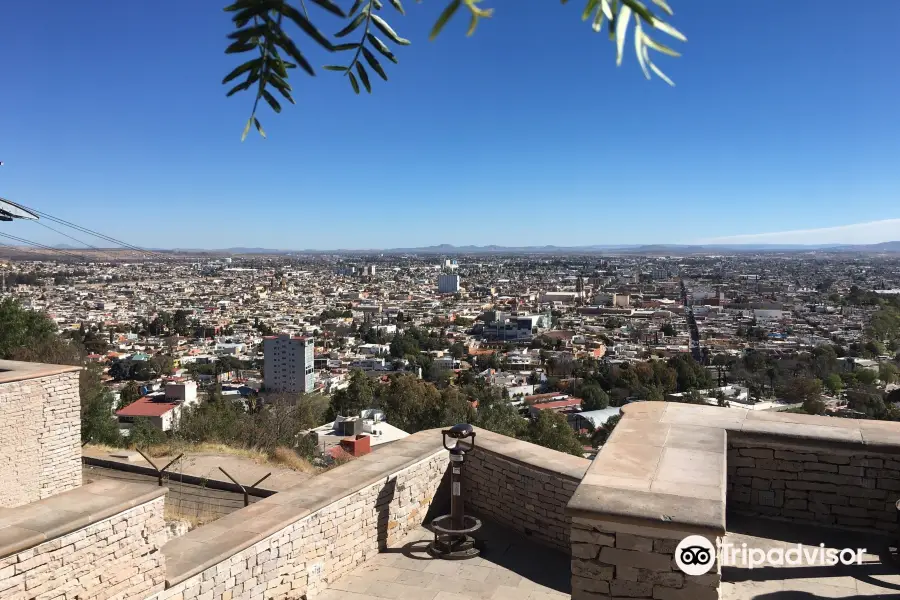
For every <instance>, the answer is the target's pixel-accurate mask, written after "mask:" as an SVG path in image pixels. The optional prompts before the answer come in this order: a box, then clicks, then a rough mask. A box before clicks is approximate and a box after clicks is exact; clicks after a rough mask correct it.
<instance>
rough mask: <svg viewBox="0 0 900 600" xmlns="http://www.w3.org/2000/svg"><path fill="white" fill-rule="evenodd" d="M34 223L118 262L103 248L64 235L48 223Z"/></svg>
mask: <svg viewBox="0 0 900 600" xmlns="http://www.w3.org/2000/svg"><path fill="white" fill-rule="evenodd" d="M32 223H37V224H38V225H40V226H41V227H46V228H47V229H49V230H50V231H53V232H56V233H58V234H59V235H61V236H64V237H67V238H69V239H70V240H72V241H73V242H78V243H79V244H83V245H85V246H87V247H88V248H90V249H91V250H96V251H97V252H99V253H100V254H103V255H104V256H106V257H108V258H110V259H113V260H116V259H115V257H113V256H112V255H110V254H107V253H106V252H104V251H103V249H102V248H98V247H97V246H92V245H90V244H88V243H87V242H83V241H81V240H79V239H78V238H76V237H72V236H71V235H69V234H67V233H64V232H62V231H60V230H59V229H54V228H53V227H50V226H49V225H47V224H46V223H42V222H41V221H32Z"/></svg>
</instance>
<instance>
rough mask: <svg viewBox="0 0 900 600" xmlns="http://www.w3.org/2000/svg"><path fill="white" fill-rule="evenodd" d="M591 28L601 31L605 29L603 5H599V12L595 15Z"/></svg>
mask: <svg viewBox="0 0 900 600" xmlns="http://www.w3.org/2000/svg"><path fill="white" fill-rule="evenodd" d="M591 29H593V30H594V31H596V32H598V33H599V32H600V30H601V29H603V7H601V6H598V7H597V13H596V14H595V15H594V22H593V23H591Z"/></svg>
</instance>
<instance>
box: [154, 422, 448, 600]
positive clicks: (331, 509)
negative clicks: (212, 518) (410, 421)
mask: <svg viewBox="0 0 900 600" xmlns="http://www.w3.org/2000/svg"><path fill="white" fill-rule="evenodd" d="M429 433H430V434H431V436H432V437H433V436H434V433H433V432H429ZM395 444H402V442H395V443H394V444H392V445H391V446H395ZM432 447H433V446H432ZM397 448H400V449H402V446H395V447H394V448H390V447H388V448H384V449H381V450H379V452H384V453H385V456H387V454H388V452H389V451H392V450H394V451H395V450H396V449H397ZM376 454H377V453H376ZM429 454H430V455H429V456H428V457H427V458H425V459H424V460H421V461H419V462H417V463H415V464H413V465H411V466H409V467H406V468H403V469H401V470H399V471H398V472H395V473H393V474H390V475H389V476H387V477H384V478H381V479H380V480H379V481H378V482H377V483H374V484H371V485H368V486H366V487H364V488H362V489H360V490H358V491H355V492H353V493H352V494H350V495H348V496H345V497H342V498H340V499H337V500H336V501H334V502H331V503H329V504H327V505H326V506H323V507H322V508H319V509H318V510H315V511H314V512H312V513H309V511H306V514H305V515H304V516H302V518H298V519H297V520H296V521H294V522H293V523H290V524H289V525H287V526H285V527H282V528H280V529H278V530H277V531H275V532H274V533H272V534H270V535H267V536H266V537H264V538H263V539H261V540H259V541H257V542H255V543H253V544H252V545H250V546H249V547H246V548H243V549H240V550H238V551H236V552H234V553H233V554H231V555H230V556H224V557H222V559H221V560H219V561H217V562H215V563H214V564H211V565H209V566H206V567H205V568H203V570H202V571H200V572H198V573H196V574H192V575H190V576H189V577H187V578H186V579H184V580H183V581H180V582H175V583H174V585H170V587H169V588H168V589H166V590H165V591H162V592H159V593H157V594H154V595H152V596H150V599H152V600H165V599H167V598H177V599H178V600H192V599H195V598H202V599H203V600H226V599H231V600H237V599H246V600H261V599H263V598H265V599H267V600H268V599H269V598H273V599H278V598H300V597H303V596H304V595H307V596H308V597H312V596H314V595H315V594H316V593H317V592H318V591H320V590H321V589H323V588H324V587H325V586H327V584H328V583H330V582H333V581H335V580H336V579H338V578H340V577H341V575H343V574H345V573H347V572H349V571H351V570H353V569H354V568H355V567H356V566H358V565H359V564H361V563H362V562H364V561H365V560H366V559H368V558H371V557H372V556H374V555H375V554H377V553H378V552H379V550H381V549H384V548H385V547H387V546H389V545H391V544H395V543H397V542H399V541H400V540H402V539H403V538H404V537H405V536H406V534H407V533H408V532H409V531H411V530H412V529H413V528H415V527H417V526H419V525H420V524H421V523H422V522H423V521H424V519H425V515H426V512H427V511H428V509H429V507H430V505H431V502H432V499H433V498H434V495H435V492H436V491H437V488H438V486H439V485H440V483H441V481H442V479H443V477H444V472H445V470H446V466H447V453H446V452H445V451H443V450H442V451H440V452H437V453H435V452H434V450H431V452H430V453H429ZM368 456H369V457H372V459H373V460H371V461H369V463H371V465H372V466H373V467H374V466H377V465H378V463H377V462H376V461H375V460H374V459H375V458H377V457H376V455H375V454H371V455H368ZM365 458H367V457H364V458H363V459H357V460H355V461H351V462H350V463H348V464H346V465H343V466H341V467H339V468H337V469H334V470H332V471H329V472H328V473H325V474H323V475H319V476H318V477H316V479H315V480H313V481H310V482H308V484H301V485H300V486H297V487H295V488H292V490H291V491H286V492H281V493H279V494H276V495H274V496H271V497H269V498H264V499H263V500H261V501H259V502H257V503H255V504H253V505H251V506H249V507H247V508H244V509H242V510H240V511H237V512H235V513H233V514H231V515H229V516H227V517H225V518H223V519H221V520H220V521H217V522H216V523H213V524H211V525H206V526H204V527H201V528H199V529H196V530H194V531H193V532H191V533H189V534H187V535H186V536H184V537H182V538H178V539H176V540H173V541H172V542H170V544H171V545H172V547H171V549H170V548H169V547H168V546H167V547H166V548H164V552H166V553H167V556H168V555H169V553H172V554H173V555H176V556H178V553H179V552H180V553H181V554H182V556H187V557H188V558H189V559H192V560H195V561H196V560H199V558H200V557H199V556H198V555H202V554H203V553H204V552H211V553H215V552H219V551H220V550H216V549H213V550H211V551H208V550H205V549H204V547H203V544H202V542H197V541H192V538H193V539H194V540H203V539H205V538H204V530H207V531H220V529H219V527H222V524H223V522H227V521H231V520H240V521H244V522H246V523H247V524H248V525H247V526H250V525H251V524H252V523H254V522H256V523H259V522H260V521H261V520H262V519H265V518H266V515H267V514H269V515H270V514H271V513H272V512H276V511H279V510H287V509H288V507H287V506H280V505H279V504H278V502H279V501H280V500H281V501H284V502H287V501H288V499H289V497H290V496H289V495H290V494H292V493H296V492H299V491H300V490H301V489H303V488H305V486H306V485H309V486H310V487H313V486H325V487H327V486H330V485H333V484H337V482H340V481H341V477H344V478H346V479H351V478H352V477H353V476H354V472H353V469H357V470H358V471H361V469H364V468H367V465H368V464H369V463H367V462H364V459H365ZM345 468H346V469H345ZM329 476H333V477H329ZM235 527H240V526H235ZM248 533H249V532H248V531H241V530H239V529H237V530H236V529H230V530H228V532H227V533H225V534H224V535H234V536H236V539H241V536H243V535H247V534H248ZM176 548H180V549H181V550H178V551H176ZM178 560H181V558H179V559H178ZM167 577H169V576H167ZM169 578H170V579H171V577H169ZM170 583H173V582H171V581H170Z"/></svg>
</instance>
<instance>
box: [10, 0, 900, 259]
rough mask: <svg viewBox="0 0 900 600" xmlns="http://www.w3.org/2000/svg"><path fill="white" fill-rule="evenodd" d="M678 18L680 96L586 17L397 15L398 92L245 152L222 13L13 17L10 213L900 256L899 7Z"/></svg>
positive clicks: (65, 7) (180, 234)
mask: <svg viewBox="0 0 900 600" xmlns="http://www.w3.org/2000/svg"><path fill="white" fill-rule="evenodd" d="M337 1H338V2H343V4H345V5H349V1H348V0H337ZM385 4H386V5H387V3H385ZM670 4H671V5H672V7H673V8H674V10H675V13H676V14H675V17H673V18H672V19H671V22H672V23H673V24H674V25H675V26H677V27H678V28H679V29H680V30H681V31H682V32H684V34H685V35H686V36H687V37H688V43H686V44H680V45H679V49H680V50H682V51H683V53H684V56H682V57H681V58H669V57H664V56H662V57H660V58H659V59H658V60H657V64H659V65H660V66H661V67H662V69H663V70H664V71H665V72H666V73H667V74H668V75H669V76H670V77H672V78H673V79H674V80H675V82H676V84H677V86H676V87H674V88H671V87H669V86H668V85H666V84H665V83H663V82H662V81H660V80H658V79H654V80H652V81H646V80H645V79H644V78H643V75H642V73H641V71H640V69H639V67H638V65H637V62H636V60H635V58H634V55H633V52H632V50H633V46H632V44H631V40H630V38H629V41H628V43H627V44H626V56H625V60H624V62H623V65H622V66H621V67H619V68H617V67H616V66H615V57H614V48H613V46H612V44H611V43H610V42H609V41H608V40H607V38H606V35H605V33H604V34H595V33H594V32H593V31H591V29H590V27H589V25H587V24H585V23H582V22H581V20H580V14H581V9H582V8H583V3H582V2H576V0H571V1H570V2H569V3H568V4H566V5H560V4H559V3H558V2H556V1H553V0H548V1H546V2H533V1H528V2H523V3H513V2H509V1H506V2H503V1H501V0H484V2H483V6H485V7H493V8H495V9H496V12H495V16H494V18H493V19H490V20H484V21H482V23H481V24H480V26H479V29H478V31H477V33H476V35H475V36H474V37H472V38H467V37H466V36H465V27H466V23H465V19H464V15H462V11H461V12H460V14H459V15H458V17H457V19H456V21H455V22H451V23H450V25H448V27H447V28H446V29H445V30H444V32H443V33H442V34H441V36H440V37H439V38H438V40H437V41H435V42H428V41H427V36H428V32H429V30H430V27H431V24H432V23H433V22H434V20H435V18H436V17H437V15H438V14H439V13H440V11H441V10H442V8H443V6H444V5H445V2H443V1H442V0H439V1H435V0H427V1H425V2H423V3H422V4H415V3H413V2H411V1H410V0H405V5H406V8H407V16H406V17H401V16H400V15H397V14H394V13H392V11H391V9H390V7H389V6H386V8H385V10H384V13H385V16H387V17H388V20H389V21H390V22H391V23H392V24H393V25H394V27H395V28H396V29H397V30H398V32H399V33H400V34H401V35H403V36H405V37H407V38H409V39H411V40H412V41H413V45H412V46H409V47H406V48H402V47H401V48H396V49H395V54H396V55H397V57H398V58H399V60H400V64H399V65H392V64H389V63H387V62H386V61H384V62H385V63H386V64H385V66H386V70H387V71H388V76H389V77H390V78H391V80H390V81H389V82H382V81H380V80H376V81H373V86H374V90H373V93H372V94H371V95H366V94H363V95H360V96H356V95H354V94H353V93H352V90H351V89H350V86H349V85H348V84H347V82H346V81H344V79H343V78H342V77H341V76H340V75H339V74H337V73H330V72H326V71H322V70H321V69H320V70H319V72H318V75H317V77H315V78H310V77H308V76H306V75H305V74H302V73H295V74H294V76H293V79H292V82H293V87H294V89H295V97H296V99H297V105H296V106H289V107H287V108H286V110H285V111H283V112H282V114H281V115H273V114H271V113H270V112H269V111H268V109H266V110H264V111H263V112H262V114H261V120H262V123H263V126H264V127H265V128H266V131H267V133H268V136H269V137H268V139H265V140H263V139H260V138H259V137H258V136H256V135H251V136H250V137H248V139H247V141H246V142H244V143H241V142H240V133H241V130H242V128H243V124H244V122H245V120H246V118H247V115H248V113H249V110H250V104H251V102H252V98H251V97H250V96H243V97H240V96H238V97H233V98H225V91H226V88H223V86H221V85H220V81H221V78H222V77H223V76H224V75H225V73H227V72H228V71H229V70H230V69H231V68H232V67H233V66H235V65H236V64H237V63H236V62H235V59H234V57H229V56H226V55H225V54H224V53H223V50H224V47H225V45H226V41H225V35H226V34H227V33H228V32H229V31H230V22H229V20H228V16H227V15H226V14H225V13H224V12H222V11H221V7H222V6H223V5H224V3H220V2H212V1H211V0H196V1H191V2H185V1H183V0H167V1H160V2H152V3H151V2H146V1H144V2H140V1H135V2H109V1H108V0H84V1H81V2H59V3H52V7H48V8H47V10H44V11H42V12H41V14H40V15H37V16H36V15H35V12H34V7H31V6H29V3H10V4H8V5H7V6H6V7H5V8H4V9H3V19H2V20H0V56H2V57H4V61H3V62H4V65H3V83H2V89H3V92H2V93H0V131H2V134H0V160H2V161H4V162H5V163H6V164H5V166H4V167H0V196H4V197H7V198H10V199H13V200H16V201H19V202H21V203H23V204H26V205H29V206H34V207H36V208H38V209H40V210H43V211H45V212H48V213H51V214H53V215H56V216H59V217H62V218H65V219H68V220H70V221H74V222H76V223H79V224H81V225H85V226H88V227H90V228H92V229H96V230H99V231H102V232H104V233H107V234H110V235H113V236H115V237H118V238H120V239H124V240H127V241H129V242H131V243H134V244H140V245H144V246H151V247H181V248H199V247H203V248H225V247H233V246H264V247H270V248H295V249H301V248H320V249H329V248H384V247H397V246H413V245H431V244H440V243H453V244H505V245H543V244H557V245H578V244H624V243H694V242H701V241H708V240H717V241H728V240H734V241H737V242H741V243H744V242H747V241H758V242H761V243H762V242H766V243H770V242H776V243H777V242H795V241H798V240H799V241H803V242H818V241H821V242H829V243H830V242H859V241H862V242H866V241H884V240H887V239H900V221H898V220H897V219H898V218H900V168H898V165H900V111H897V109H896V106H897V104H898V92H900V82H898V79H897V77H896V75H897V62H896V60H897V56H900V37H898V36H897V35H895V32H894V31H893V29H892V28H893V25H894V24H895V23H897V22H898V21H900V2H896V1H895V0H876V1H873V2H864V3H858V4H855V5H854V6H853V7H852V11H851V10H849V9H846V5H845V4H839V3H837V2H820V3H815V2H807V1H793V2H781V1H770V2H765V3H752V2H730V1H728V2H722V1H720V0H670ZM842 6H843V7H845V9H842V10H839V8H840V7H842ZM315 20H316V22H317V23H318V24H319V26H320V28H321V29H323V30H325V31H328V32H334V31H337V30H338V29H339V28H340V27H341V24H340V22H339V20H338V19H337V18H336V17H332V16H331V15H329V14H327V13H324V12H321V11H318V9H316V12H315ZM298 35H299V34H298ZM656 37H657V39H659V40H660V41H663V42H666V41H667V40H666V39H665V36H664V35H663V34H657V36H656ZM298 41H299V43H300V46H301V48H304V49H308V50H309V52H308V56H309V57H310V60H311V62H312V63H313V64H314V65H316V66H319V65H323V64H328V63H331V62H335V61H334V58H335V57H331V56H327V55H326V54H325V53H324V52H321V51H316V49H314V48H313V46H312V44H311V42H309V41H307V40H306V39H304V38H302V37H298ZM674 44H677V42H673V45H674ZM342 58H343V57H342ZM880 221H884V222H881V223H877V224H875V225H861V226H860V225H858V226H855V227H850V228H847V227H844V226H846V225H851V224H860V223H863V224H867V223H872V222H880ZM0 226H2V229H3V231H5V232H7V233H12V234H14V235H19V236H22V237H26V238H29V239H34V240H39V241H42V242H45V243H47V242H50V243H59V242H68V240H65V239H63V238H60V237H58V236H55V234H52V233H51V232H48V231H46V230H42V229H41V228H39V227H38V226H36V225H34V224H30V223H15V224H2V225H0ZM810 229H814V230H822V231H819V232H814V233H802V231H805V230H810ZM798 231H800V232H801V233H799V234H798V233H796V232H798ZM773 232H788V233H784V234H778V235H774V236H773V235H768V234H772V233H773ZM758 234H767V236H762V237H760V236H759V235H758ZM753 235H756V236H757V237H755V238H747V236H753ZM733 236H740V237H733ZM86 241H89V242H92V243H97V242H96V240H93V241H92V240H90V239H87V240H86Z"/></svg>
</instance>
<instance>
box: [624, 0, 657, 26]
mask: <svg viewBox="0 0 900 600" xmlns="http://www.w3.org/2000/svg"><path fill="white" fill-rule="evenodd" d="M622 3H623V4H625V5H627V6H628V8H630V9H631V10H633V11H634V13H635V14H636V15H637V16H638V17H640V18H642V19H643V20H644V21H646V22H647V23H652V22H653V19H654V16H653V13H652V12H650V11H649V10H648V9H647V7H646V6H644V3H643V2H639V1H638V0H622Z"/></svg>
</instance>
